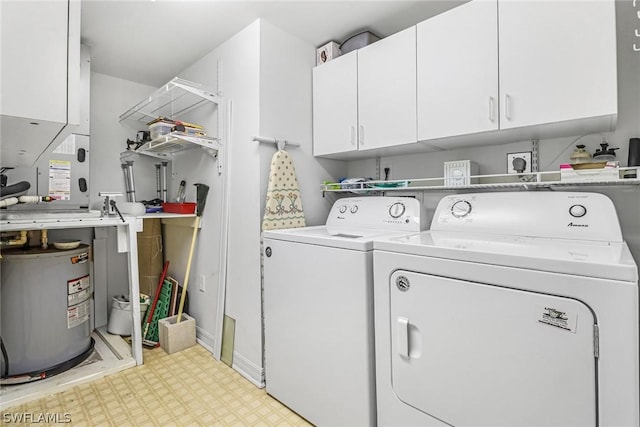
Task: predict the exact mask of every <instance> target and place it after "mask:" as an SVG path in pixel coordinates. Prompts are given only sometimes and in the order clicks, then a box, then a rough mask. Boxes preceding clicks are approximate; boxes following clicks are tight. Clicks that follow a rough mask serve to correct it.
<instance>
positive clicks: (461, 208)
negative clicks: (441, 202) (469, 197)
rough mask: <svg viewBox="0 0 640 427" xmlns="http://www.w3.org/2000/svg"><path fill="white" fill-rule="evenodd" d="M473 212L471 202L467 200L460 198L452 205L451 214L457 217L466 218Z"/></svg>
mask: <svg viewBox="0 0 640 427" xmlns="http://www.w3.org/2000/svg"><path fill="white" fill-rule="evenodd" d="M470 213H471V203H469V202H467V201H466V200H458V201H457V202H455V203H454V204H453V206H451V215H453V216H455V217H456V218H464V217H465V216H467V215H469V214H470Z"/></svg>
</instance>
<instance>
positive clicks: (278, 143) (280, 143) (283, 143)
mask: <svg viewBox="0 0 640 427" xmlns="http://www.w3.org/2000/svg"><path fill="white" fill-rule="evenodd" d="M276 146H277V147H278V151H282V150H284V147H286V146H287V141H281V140H277V141H276Z"/></svg>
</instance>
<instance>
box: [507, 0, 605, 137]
mask: <svg viewBox="0 0 640 427" xmlns="http://www.w3.org/2000/svg"><path fill="white" fill-rule="evenodd" d="M498 16H499V18H498V20H499V28H500V30H499V57H500V96H501V103H502V107H501V117H500V127H501V128H502V129H508V128H514V127H520V126H528V125H536V124H542V123H550V122H559V121H565V120H572V119H579V118H587V117H597V116H605V115H610V114H616V111H617V83H616V78H617V77H616V76H617V75H616V38H615V37H616V34H615V10H614V2H613V1H612V0H602V1H591V0H571V1H564V0H563V1H520V0H500V2H499V15H498Z"/></svg>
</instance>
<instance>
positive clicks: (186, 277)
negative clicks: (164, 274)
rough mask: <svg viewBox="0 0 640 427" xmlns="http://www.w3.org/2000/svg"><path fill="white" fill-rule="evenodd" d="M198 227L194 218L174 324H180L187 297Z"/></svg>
mask: <svg viewBox="0 0 640 427" xmlns="http://www.w3.org/2000/svg"><path fill="white" fill-rule="evenodd" d="M199 226H200V217H199V216H196V220H195V221H194V223H193V235H192V236H191V248H189V258H188V259H187V271H186V272H185V273H184V285H182V294H181V295H180V307H179V309H178V317H177V318H176V323H180V319H181V318H182V309H183V308H184V298H185V297H186V296H187V286H189V272H190V271H191V260H192V259H193V249H194V248H195V246H196V237H197V235H198V227H199Z"/></svg>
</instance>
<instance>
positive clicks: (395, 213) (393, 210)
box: [389, 202, 407, 218]
mask: <svg viewBox="0 0 640 427" xmlns="http://www.w3.org/2000/svg"><path fill="white" fill-rule="evenodd" d="M406 210H407V207H406V206H405V205H404V203H402V202H395V203H394V204H392V205H391V206H390V207H389V215H391V217H392V218H400V217H401V216H402V215H404V213H405V211H406Z"/></svg>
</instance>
